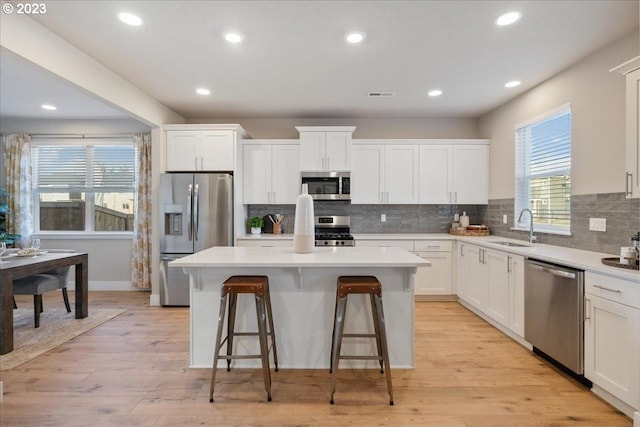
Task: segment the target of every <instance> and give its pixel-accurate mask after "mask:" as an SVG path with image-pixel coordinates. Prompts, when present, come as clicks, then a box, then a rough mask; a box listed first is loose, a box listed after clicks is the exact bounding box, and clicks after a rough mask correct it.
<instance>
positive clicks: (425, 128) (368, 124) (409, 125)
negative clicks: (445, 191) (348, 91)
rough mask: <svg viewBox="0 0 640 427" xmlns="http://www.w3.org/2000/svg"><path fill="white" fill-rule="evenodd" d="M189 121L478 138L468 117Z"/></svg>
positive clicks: (261, 128)
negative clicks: (319, 127) (330, 127)
mask: <svg viewBox="0 0 640 427" xmlns="http://www.w3.org/2000/svg"><path fill="white" fill-rule="evenodd" d="M188 123H238V124H240V125H241V126H242V127H243V128H244V129H245V130H246V131H247V133H248V134H249V135H250V136H251V138H253V139H262V138H264V139H297V138H298V137H299V134H298V131H297V130H296V128H295V127H296V126H356V130H355V132H354V133H353V137H354V138H356V139H379V138H462V139H464V138H478V129H477V122H476V120H475V119H471V118H446V117H443V118H427V117H421V118H366V119H355V118H354V119H331V118H316V119H312V118H305V119H299V118H271V119H252V118H231V119H193V120H189V121H188Z"/></svg>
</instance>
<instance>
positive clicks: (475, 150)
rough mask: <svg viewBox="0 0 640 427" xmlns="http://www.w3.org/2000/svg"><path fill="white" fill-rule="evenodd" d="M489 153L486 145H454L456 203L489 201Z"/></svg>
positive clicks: (454, 190) (484, 202)
mask: <svg viewBox="0 0 640 427" xmlns="http://www.w3.org/2000/svg"><path fill="white" fill-rule="evenodd" d="M488 153H489V150H488V149H487V146H486V145H460V146H454V147H453V193H454V203H457V204H487V203H488V199H489V189H488V187H489V186H488V163H489V161H488Z"/></svg>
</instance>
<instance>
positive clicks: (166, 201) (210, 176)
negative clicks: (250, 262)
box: [159, 173, 233, 306]
mask: <svg viewBox="0 0 640 427" xmlns="http://www.w3.org/2000/svg"><path fill="white" fill-rule="evenodd" d="M232 184H233V177H232V176H231V175H230V174H227V173H195V174H194V173H167V174H162V175H160V187H159V204H160V209H161V218H160V230H159V232H160V305H163V306H188V305H189V276H188V275H186V274H185V273H184V272H183V271H182V269H180V268H170V267H169V266H168V263H169V262H170V261H173V260H175V259H178V258H182V257H184V256H186V255H189V254H192V253H195V252H198V251H201V250H203V249H206V248H210V247H212V246H232V245H233V185H232Z"/></svg>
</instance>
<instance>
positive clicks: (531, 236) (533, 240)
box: [518, 208, 537, 243]
mask: <svg viewBox="0 0 640 427" xmlns="http://www.w3.org/2000/svg"><path fill="white" fill-rule="evenodd" d="M525 212H529V243H534V242H535V241H536V239H537V237H536V236H534V235H533V213H531V209H527V208H525V209H522V211H521V212H520V216H519V217H518V224H520V221H521V220H522V215H523V214H524V213H525Z"/></svg>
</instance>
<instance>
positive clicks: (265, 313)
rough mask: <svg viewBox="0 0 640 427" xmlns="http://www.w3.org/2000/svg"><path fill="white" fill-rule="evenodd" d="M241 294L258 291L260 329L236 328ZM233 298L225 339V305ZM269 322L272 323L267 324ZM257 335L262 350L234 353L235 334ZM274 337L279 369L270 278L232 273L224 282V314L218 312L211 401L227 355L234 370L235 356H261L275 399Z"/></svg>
mask: <svg viewBox="0 0 640 427" xmlns="http://www.w3.org/2000/svg"><path fill="white" fill-rule="evenodd" d="M238 294H254V295H255V302H256V313H257V318H258V332H235V330H234V328H235V320H236V306H237V301H238ZM227 300H228V301H229V317H228V319H227V336H226V337H225V338H224V340H222V341H221V339H222V328H223V325H224V315H225V308H226V305H227ZM267 322H268V323H269V325H268V328H267ZM237 336H257V337H258V338H259V340H260V354H252V355H251V354H250V355H233V354H232V351H233V337H237ZM268 336H270V337H271V348H272V349H273V361H274V363H275V365H276V372H277V371H278V353H277V351H276V335H275V332H274V328H273V316H272V312H271V297H270V295H269V278H268V277H267V276H231V277H229V278H228V279H227V280H226V281H225V282H224V283H223V284H222V291H221V294H220V315H219V316H218V332H217V335H216V345H215V347H214V353H213V372H212V374H211V388H210V390H209V391H210V392H209V402H213V389H214V386H215V381H216V371H217V370H218V359H220V358H222V359H227V371H230V370H231V360H233V359H261V360H262V373H263V376H264V388H265V390H266V391H267V400H268V401H269V402H271V371H270V370H269V351H270V348H269V345H268V339H267V337H268ZM225 341H226V343H227V352H226V354H222V355H221V354H220V349H221V348H222V346H223V345H224V344H225Z"/></svg>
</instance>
